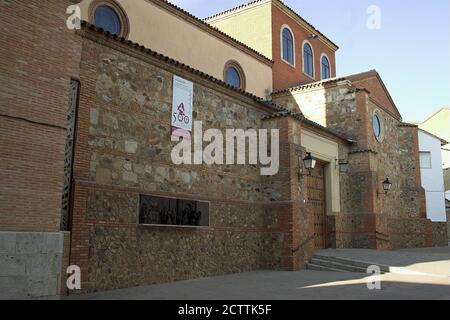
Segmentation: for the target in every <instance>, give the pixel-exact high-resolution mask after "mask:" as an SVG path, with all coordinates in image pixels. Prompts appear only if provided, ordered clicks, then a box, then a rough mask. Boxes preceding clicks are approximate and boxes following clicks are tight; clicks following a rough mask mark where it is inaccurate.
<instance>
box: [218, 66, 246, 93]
mask: <svg viewBox="0 0 450 320" xmlns="http://www.w3.org/2000/svg"><path fill="white" fill-rule="evenodd" d="M223 78H224V80H225V82H226V83H227V84H228V85H230V86H232V87H235V88H237V89H241V90H245V75H244V71H243V69H242V68H241V66H240V65H239V64H238V63H237V62H236V61H228V62H227V63H226V64H225V68H224V72H223Z"/></svg>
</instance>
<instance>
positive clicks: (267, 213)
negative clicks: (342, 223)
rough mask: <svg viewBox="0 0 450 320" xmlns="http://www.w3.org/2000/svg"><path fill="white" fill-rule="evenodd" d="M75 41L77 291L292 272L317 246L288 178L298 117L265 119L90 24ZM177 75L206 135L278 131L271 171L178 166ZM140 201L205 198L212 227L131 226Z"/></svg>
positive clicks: (252, 106) (246, 100)
mask: <svg viewBox="0 0 450 320" xmlns="http://www.w3.org/2000/svg"><path fill="white" fill-rule="evenodd" d="M81 35H82V37H83V38H84V40H83V56H82V59H81V65H80V66H81V72H80V82H81V88H82V89H81V95H80V106H79V113H78V127H77V143H76V150H75V165H74V176H75V188H74V209H73V217H72V249H71V264H76V265H78V266H80V268H81V270H82V292H91V291H98V290H108V289H114V288H123V287H129V286H135V285H143V284H152V283H161V282H169V281H177V280H185V279H192V278H197V277H206V276H215V275H223V274H228V273H235V272H244V271H250V270H255V269H289V270H292V269H298V268H300V267H301V266H302V265H303V264H304V263H305V262H306V261H307V260H308V259H309V257H310V256H311V254H312V249H313V247H312V246H311V245H312V243H313V242H312V241H311V235H312V233H311V232H312V230H313V229H312V224H311V223H312V219H310V211H308V208H307V205H305V203H304V202H303V198H300V197H298V196H297V195H298V192H299V191H298V190H299V184H301V183H304V182H303V181H302V180H298V175H297V171H294V170H298V166H299V163H298V158H299V156H300V155H301V152H302V150H301V148H300V146H299V145H300V132H301V130H300V121H299V120H296V119H293V118H289V117H288V118H280V119H278V118H274V119H267V120H263V117H264V116H266V115H268V114H269V111H270V112H273V111H274V110H273V109H271V107H270V108H269V107H268V106H267V105H265V104H261V103H259V102H257V101H256V100H255V99H254V98H253V97H249V96H248V95H246V94H242V93H239V92H237V91H235V90H232V89H230V88H227V87H226V86H223V85H217V82H214V81H210V80H205V79H204V78H202V77H200V76H198V75H195V73H193V72H192V71H189V70H187V69H186V68H184V67H179V66H174V64H173V63H171V62H170V61H169V60H168V59H161V58H159V57H155V56H154V55H151V54H145V53H142V51H141V50H140V49H139V48H137V49H136V48H134V47H133V46H129V45H128V44H126V43H119V42H117V41H116V40H114V39H112V38H111V37H106V36H105V35H103V34H101V33H98V32H96V31H93V30H91V29H89V28H88V29H85V30H84V31H83V33H81ZM100 42H101V43H100ZM174 74H176V75H178V76H181V77H184V78H185V79H188V80H192V81H193V82H194V119H195V120H197V121H200V120H201V121H203V129H204V130H206V129H208V128H217V129H221V130H223V129H226V128H233V129H239V128H241V129H249V128H255V129H259V128H280V136H281V139H280V140H281V145H280V148H281V151H280V156H281V159H280V162H281V163H280V172H279V173H278V175H277V176H275V177H263V176H261V175H260V168H259V166H249V165H245V166H226V165H214V166H206V165H180V166H175V165H174V164H173V163H172V161H171V157H170V153H171V150H172V147H173V146H174V145H175V143H174V142H171V139H170V137H171V134H170V119H171V103H172V77H173V75H174ZM294 172H295V175H294V174H293V173H294ZM300 189H302V188H300ZM294 190H296V192H297V193H294ZM140 194H148V195H155V196H163V197H171V198H181V199H187V200H189V199H192V200H199V201H206V202H209V204H210V226H209V227H201V228H181V227H171V226H144V225H138V217H137V214H138V201H139V195H140ZM294 199H295V200H294ZM293 232H295V234H294V235H293Z"/></svg>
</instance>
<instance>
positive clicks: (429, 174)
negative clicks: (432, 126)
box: [419, 130, 447, 222]
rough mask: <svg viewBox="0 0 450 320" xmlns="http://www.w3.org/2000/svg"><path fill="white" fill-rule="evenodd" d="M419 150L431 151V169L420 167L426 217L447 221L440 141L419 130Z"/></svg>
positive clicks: (435, 220) (432, 219)
mask: <svg viewBox="0 0 450 320" xmlns="http://www.w3.org/2000/svg"><path fill="white" fill-rule="evenodd" d="M419 151H421V152H431V169H425V168H422V167H421V169H420V173H421V177H422V187H423V188H424V189H425V191H426V201H427V217H428V218H429V219H431V221H434V222H445V221H447V217H446V213H445V194H444V173H443V170H442V155H441V141H440V140H439V139H438V138H436V137H433V136H432V135H430V134H428V133H426V132H425V131H422V130H419Z"/></svg>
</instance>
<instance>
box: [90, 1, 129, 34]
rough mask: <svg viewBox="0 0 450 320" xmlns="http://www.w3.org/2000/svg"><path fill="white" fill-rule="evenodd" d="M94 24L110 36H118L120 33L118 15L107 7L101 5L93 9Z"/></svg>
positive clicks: (120, 26)
mask: <svg viewBox="0 0 450 320" xmlns="http://www.w3.org/2000/svg"><path fill="white" fill-rule="evenodd" d="M94 23H95V25H96V26H97V27H99V28H102V29H104V30H105V31H109V32H111V33H112V34H117V35H120V34H121V32H122V25H121V23H120V17H119V14H118V13H117V12H116V10H114V8H112V7H110V6H107V5H101V6H98V7H97V8H96V9H95V13H94Z"/></svg>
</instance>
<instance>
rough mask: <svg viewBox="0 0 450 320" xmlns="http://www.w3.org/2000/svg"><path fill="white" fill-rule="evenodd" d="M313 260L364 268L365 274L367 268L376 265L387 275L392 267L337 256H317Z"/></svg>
mask: <svg viewBox="0 0 450 320" xmlns="http://www.w3.org/2000/svg"><path fill="white" fill-rule="evenodd" d="M313 258H316V259H320V260H325V261H331V262H337V263H341V264H345V265H350V266H355V267H358V268H363V269H364V273H366V270H367V268H368V267H369V266H372V265H376V266H378V267H380V270H381V273H387V272H389V269H390V266H388V265H383V264H379V263H374V262H366V261H359V260H354V259H348V258H341V257H335V256H328V255H321V254H315V255H314V257H313Z"/></svg>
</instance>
